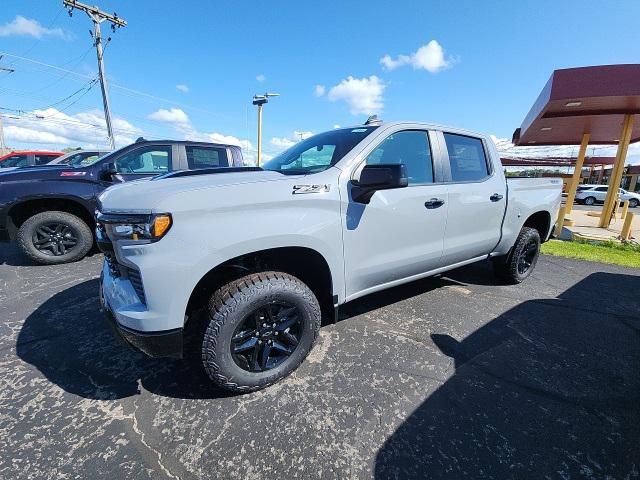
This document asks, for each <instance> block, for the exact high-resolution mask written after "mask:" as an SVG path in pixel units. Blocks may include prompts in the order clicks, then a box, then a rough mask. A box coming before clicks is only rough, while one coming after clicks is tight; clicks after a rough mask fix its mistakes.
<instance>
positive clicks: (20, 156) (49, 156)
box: [0, 150, 64, 168]
mask: <svg viewBox="0 0 640 480" xmlns="http://www.w3.org/2000/svg"><path fill="white" fill-rule="evenodd" d="M61 155H64V153H62V152H49V151H43V150H23V151H20V152H11V153H7V154H5V155H1V156H0V168H9V167H26V166H28V165H44V164H45V163H49V162H50V161H51V160H53V159H54V158H58V157H60V156H61Z"/></svg>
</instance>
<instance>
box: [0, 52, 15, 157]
mask: <svg viewBox="0 0 640 480" xmlns="http://www.w3.org/2000/svg"><path fill="white" fill-rule="evenodd" d="M0 60H2V55H0ZM0 72H7V73H13V72H15V70H14V69H13V68H7V67H2V66H0ZM7 150H8V148H7V144H6V143H5V141H4V128H3V126H2V112H0V155H2V154H4V153H6V151H7Z"/></svg>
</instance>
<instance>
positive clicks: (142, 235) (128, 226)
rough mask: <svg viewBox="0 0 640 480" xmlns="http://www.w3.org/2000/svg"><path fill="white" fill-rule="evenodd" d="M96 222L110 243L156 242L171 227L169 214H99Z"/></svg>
mask: <svg viewBox="0 0 640 480" xmlns="http://www.w3.org/2000/svg"><path fill="white" fill-rule="evenodd" d="M97 221H98V222H99V223H101V224H102V225H104V228H105V231H106V234H107V237H109V239H110V240H111V241H115V240H130V241H142V242H157V241H158V240H160V239H161V238H162V237H164V236H165V235H166V233H167V232H168V231H169V229H170V228H171V225H172V219H171V214H169V213H154V214H150V215H146V214H126V213H117V214H111V213H100V214H98V216H97Z"/></svg>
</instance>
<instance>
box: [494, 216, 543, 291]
mask: <svg viewBox="0 0 640 480" xmlns="http://www.w3.org/2000/svg"><path fill="white" fill-rule="evenodd" d="M539 256H540V234H539V233H538V231H537V230H536V229H535V228H530V227H522V230H520V234H519V235H518V238H517V239H516V243H515V245H514V246H513V248H512V249H511V253H510V254H509V255H507V256H506V257H498V258H495V259H494V260H493V267H494V271H495V273H496V275H497V276H498V278H500V279H502V280H504V281H506V282H508V283H513V284H515V283H520V282H523V281H524V280H525V279H526V278H527V277H528V276H529V275H531V272H532V271H533V269H534V268H535V266H536V263H537V262H538V257H539Z"/></svg>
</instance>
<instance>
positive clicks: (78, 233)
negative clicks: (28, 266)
mask: <svg viewBox="0 0 640 480" xmlns="http://www.w3.org/2000/svg"><path fill="white" fill-rule="evenodd" d="M47 223H60V224H64V225H68V226H69V228H70V229H71V230H72V231H73V233H74V235H75V237H76V238H77V243H76V245H75V246H74V247H73V248H71V249H70V250H69V251H68V252H67V253H66V254H63V255H58V256H54V255H47V254H46V253H43V252H41V251H40V250H38V249H37V248H36V247H35V245H34V243H33V236H34V232H35V230H36V229H37V228H38V227H40V226H42V225H45V224H47ZM17 241H18V248H19V249H20V250H21V251H22V253H23V254H24V255H25V256H27V257H28V258H29V259H31V260H33V261H34V262H35V263H39V264H41V265H57V264H60V263H69V262H75V261H77V260H80V259H82V258H84V256H85V255H86V254H87V253H89V250H91V247H93V233H92V232H91V229H90V228H89V226H88V225H87V224H86V223H85V222H84V221H83V220H82V219H81V218H79V217H77V216H75V215H73V214H71V213H68V212H60V211H55V210H54V211H50V212H41V213H36V214H35V215H33V216H32V217H29V218H28V219H27V220H25V222H24V223H23V224H22V225H21V226H20V228H19V229H18V234H17Z"/></svg>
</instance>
